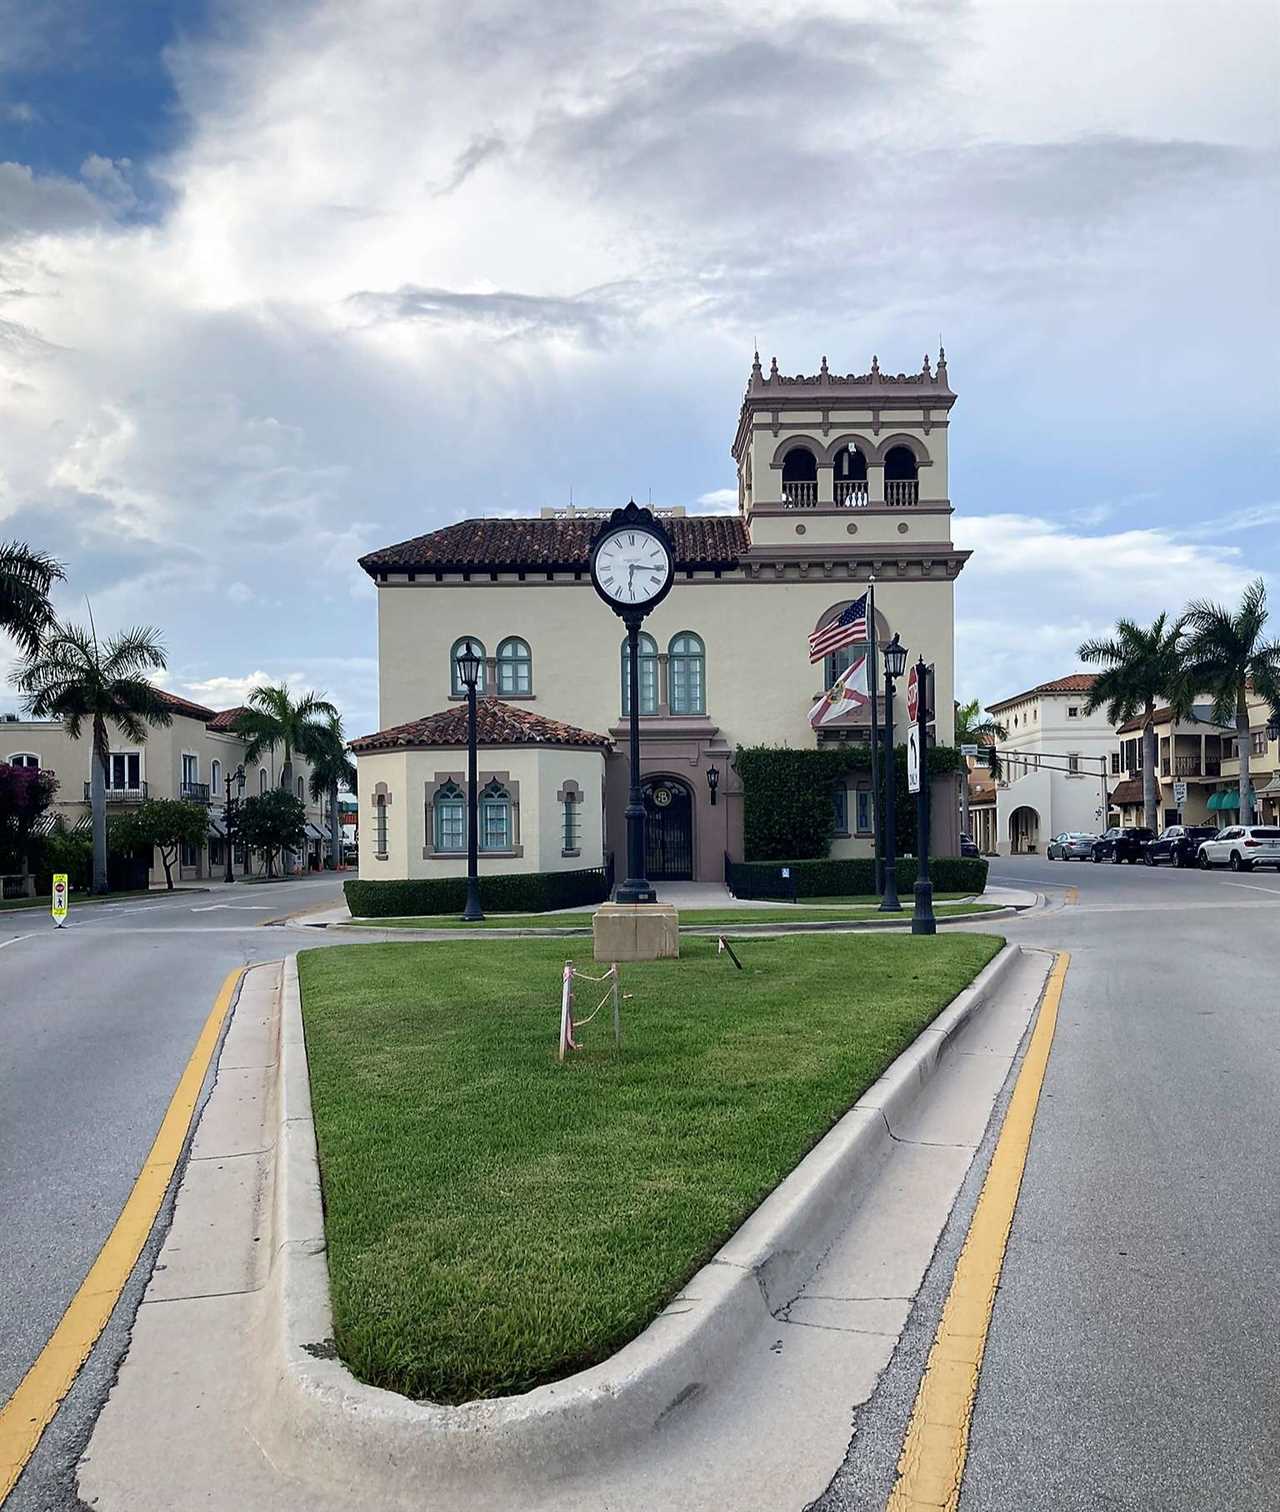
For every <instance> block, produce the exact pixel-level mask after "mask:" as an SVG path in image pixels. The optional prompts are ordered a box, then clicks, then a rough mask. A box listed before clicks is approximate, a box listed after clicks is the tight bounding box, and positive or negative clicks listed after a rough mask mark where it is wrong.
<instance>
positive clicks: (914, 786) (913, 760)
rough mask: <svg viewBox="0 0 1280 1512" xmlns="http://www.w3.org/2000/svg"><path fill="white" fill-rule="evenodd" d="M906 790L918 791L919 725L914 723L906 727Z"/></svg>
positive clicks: (910, 791)
mask: <svg viewBox="0 0 1280 1512" xmlns="http://www.w3.org/2000/svg"><path fill="white" fill-rule="evenodd" d="M907 791H908V792H909V793H918V792H919V791H920V726H919V725H915V724H913V725H911V726H909V727H908V729H907Z"/></svg>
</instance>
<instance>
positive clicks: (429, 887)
mask: <svg viewBox="0 0 1280 1512" xmlns="http://www.w3.org/2000/svg"><path fill="white" fill-rule="evenodd" d="M343 891H344V892H345V893H346V896H347V907H348V908H349V909H350V910H351V914H352V917H353V918H356V919H386V918H392V917H408V916H413V915H418V914H451V913H457V914H460V913H461V912H462V910H463V909H464V908H465V907H466V904H467V879H466V878H465V877H414V878H412V879H410V880H408V881H403V882H366V881H354V880H353V881H350V882H346V883H344V884H343ZM608 896H609V883H608V878H607V875H606V873H605V869H604V867H602V866H597V867H592V868H591V869H590V870H587V871H566V872H513V873H509V874H507V875H503V876H497V877H488V876H482V877H481V878H480V906H481V907H482V908H483V909H484V910H485V911H486V912H488V913H551V912H554V910H556V909H558V908H573V907H575V906H577V905H579V904H582V903H603V902H604V900H605V899H606V898H607V897H608Z"/></svg>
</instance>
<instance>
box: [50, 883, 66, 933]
mask: <svg viewBox="0 0 1280 1512" xmlns="http://www.w3.org/2000/svg"><path fill="white" fill-rule="evenodd" d="M67 891H68V889H67V874H66V872H54V874H53V900H52V903H51V908H52V911H53V922H54V925H55V927H56V928H58V929H61V928H62V927H63V925H64V924H65V923H66V922H67Z"/></svg>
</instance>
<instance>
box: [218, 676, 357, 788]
mask: <svg viewBox="0 0 1280 1512" xmlns="http://www.w3.org/2000/svg"><path fill="white" fill-rule="evenodd" d="M337 714H338V711H337V709H335V708H334V706H333V705H332V704H331V703H330V702H329V701H328V699H326V698H322V697H321V696H320V694H319V693H304V694H303V695H302V696H301V697H300V698H299V699H298V700H297V701H296V702H295V701H294V698H293V695H292V694H291V693H290V692H289V689H288V687H287V685H286V684H284V683H275V684H269V685H267V686H266V687H261V688H254V690H253V691H252V692H251V693H250V694H249V706H248V708H246V709H245V710H244V712H243V713H242V714H241V715H240V717H239V718H238V719H237V720H236V722H235V731H236V733H237V734H238V735H243V736H244V737H245V738H246V740H247V741H248V745H247V746H246V747H245V752H244V759H245V763H246V765H247V764H248V763H250V762H253V761H257V759H258V758H259V756H262V755H265V753H266V752H268V751H270V750H272V749H274V747H276V746H280V747H281V748H282V750H283V753H284V762H283V765H282V766H281V769H280V786H281V787H282V788H288V789H289V790H290V792H292V791H293V757H294V753H295V752H297V754H298V755H299V756H303V757H305V758H306V759H307V760H308V761H314V760H315V758H316V756H317V755H318V754H319V753H320V752H321V751H322V750H323V748H324V742H325V740H326V739H327V738H328V728H329V727H328V720H329V719H330V718H331V717H332V718H336V717H337Z"/></svg>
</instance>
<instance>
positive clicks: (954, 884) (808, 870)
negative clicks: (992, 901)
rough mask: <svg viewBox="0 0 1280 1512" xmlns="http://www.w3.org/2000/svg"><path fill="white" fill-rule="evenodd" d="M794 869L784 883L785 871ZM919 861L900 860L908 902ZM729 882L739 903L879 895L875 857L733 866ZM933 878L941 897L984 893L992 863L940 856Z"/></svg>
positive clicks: (899, 871) (901, 885) (901, 889)
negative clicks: (763, 900) (877, 892)
mask: <svg viewBox="0 0 1280 1512" xmlns="http://www.w3.org/2000/svg"><path fill="white" fill-rule="evenodd" d="M784 866H786V867H789V868H790V870H791V877H790V880H789V881H784V880H783V876H782V868H783V867H784ZM916 870H917V864H916V861H915V859H914V858H909V859H902V860H899V862H898V865H897V876H898V891H899V893H901V894H902V895H903V896H904V897H909V896H910V893H911V887H912V884H913V883H914V882H915V880H916ZM727 871H728V876H727V877H726V878H725V880H726V882H727V883H728V886H729V891H730V892H731V893H732V894H733V895H734V897H735V898H787V899H789V898H790V897H791V896H792V893H791V888H792V886H793V885H794V887H795V896H796V897H797V898H838V897H846V896H854V897H857V896H859V895H862V894H868V893H874V892H875V890H876V887H875V862H874V861H873V860H872V858H871V857H870V856H851V857H849V858H847V859H846V860H842V861H831V860H827V861H733V862H730V863H729V865H728V867H727ZM929 879H930V881H931V882H932V883H933V885H934V887H935V888H936V889H937V890H938V892H964V893H980V892H982V891H983V889H984V888H985V887H986V885H987V863H986V862H985V861H983V860H982V859H980V858H974V857H972V856H965V857H961V856H935V857H931V858H930V860H929Z"/></svg>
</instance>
